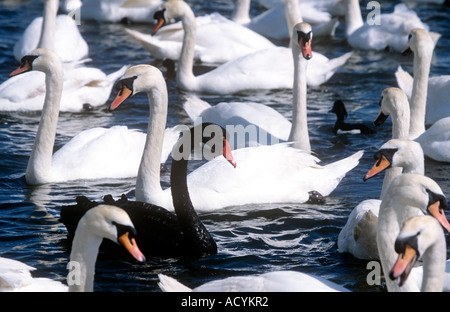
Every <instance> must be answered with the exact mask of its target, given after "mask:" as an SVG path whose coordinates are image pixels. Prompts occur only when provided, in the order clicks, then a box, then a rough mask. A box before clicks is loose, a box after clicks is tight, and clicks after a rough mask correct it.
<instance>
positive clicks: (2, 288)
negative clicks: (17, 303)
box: [0, 257, 67, 292]
mask: <svg viewBox="0 0 450 312" xmlns="http://www.w3.org/2000/svg"><path fill="white" fill-rule="evenodd" d="M34 270H36V268H34V267H31V266H29V265H27V264H25V263H23V262H20V261H17V260H13V259H8V258H4V257H0V292H7V291H20V292H21V291H23V292H34V291H39V292H42V291H46V292H50V291H55V292H62V291H67V285H64V284H63V283H61V282H58V281H55V280H52V279H50V278H43V277H41V278H37V277H34V278H33V276H32V275H31V273H30V272H31V271H34Z"/></svg>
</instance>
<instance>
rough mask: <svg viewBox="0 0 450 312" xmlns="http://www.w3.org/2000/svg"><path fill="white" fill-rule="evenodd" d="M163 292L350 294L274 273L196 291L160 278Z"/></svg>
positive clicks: (308, 278)
mask: <svg viewBox="0 0 450 312" xmlns="http://www.w3.org/2000/svg"><path fill="white" fill-rule="evenodd" d="M158 278H159V283H158V286H159V287H160V288H161V290H162V291H164V292H348V291H349V290H348V289H346V288H345V287H343V286H341V285H338V284H336V283H333V282H331V281H328V280H326V279H323V278H320V277H317V276H314V275H311V274H306V273H302V272H296V271H275V272H269V273H264V274H259V275H247V276H233V277H228V278H224V279H220V280H215V281H212V282H208V283H205V284H203V285H200V286H197V287H195V288H193V289H191V288H189V287H186V286H185V285H183V284H181V283H180V282H178V281H177V280H175V279H174V278H172V277H169V276H166V275H164V274H158Z"/></svg>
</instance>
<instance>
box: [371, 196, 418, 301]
mask: <svg viewBox="0 0 450 312" xmlns="http://www.w3.org/2000/svg"><path fill="white" fill-rule="evenodd" d="M395 198H396V196H395V194H391V193H389V192H388V191H387V192H386V195H385V196H383V198H382V202H381V205H380V211H379V215H378V228H377V246H378V254H379V256H380V262H381V266H382V269H383V272H384V275H385V276H388V273H389V271H390V269H391V268H392V266H393V265H394V263H395V261H396V260H397V256H398V255H397V253H396V252H395V249H394V245H395V240H396V238H397V236H398V234H399V233H400V227H401V226H402V225H403V222H404V221H406V220H407V219H409V218H411V217H413V216H416V215H417V214H418V209H417V208H415V207H411V206H409V205H407V204H400V203H397V202H395ZM386 286H387V288H388V291H390V292H391V291H419V288H418V287H417V285H416V284H415V283H414V281H413V280H412V279H407V280H406V282H405V283H404V285H403V286H402V287H399V286H398V284H397V283H396V282H395V281H392V280H390V279H389V278H387V279H386Z"/></svg>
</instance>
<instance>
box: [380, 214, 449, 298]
mask: <svg viewBox="0 0 450 312" xmlns="http://www.w3.org/2000/svg"><path fill="white" fill-rule="evenodd" d="M395 251H396V252H397V253H398V258H397V261H396V262H395V263H394V265H393V266H392V268H391V270H390V271H389V278H390V279H391V280H394V281H398V284H399V286H403V284H404V283H405V281H406V280H407V279H408V276H409V274H410V273H411V269H412V268H413V267H414V264H415V263H416V261H417V260H418V259H419V257H421V258H422V259H423V272H424V273H423V275H422V286H421V289H420V290H421V291H423V292H425V291H431V292H436V291H442V290H443V286H444V277H445V265H446V256H447V245H446V242H445V236H444V233H443V231H442V227H441V226H440V224H439V222H437V221H436V219H434V218H433V217H430V216H417V217H412V218H410V219H408V220H407V221H406V222H405V223H404V224H403V227H402V229H401V231H400V233H399V234H398V236H397V239H396V240H395ZM387 273H388V272H385V275H386V276H387V275H388V274H387Z"/></svg>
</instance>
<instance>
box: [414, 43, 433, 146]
mask: <svg viewBox="0 0 450 312" xmlns="http://www.w3.org/2000/svg"><path fill="white" fill-rule="evenodd" d="M422 54H425V53H420V51H419V53H418V55H415V56H414V81H413V89H412V94H411V100H410V106H411V120H410V139H411V140H414V139H416V138H417V137H419V136H420V135H421V134H422V133H424V132H425V115H426V107H427V94H428V77H429V74H430V66H431V57H428V56H426V55H422Z"/></svg>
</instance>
